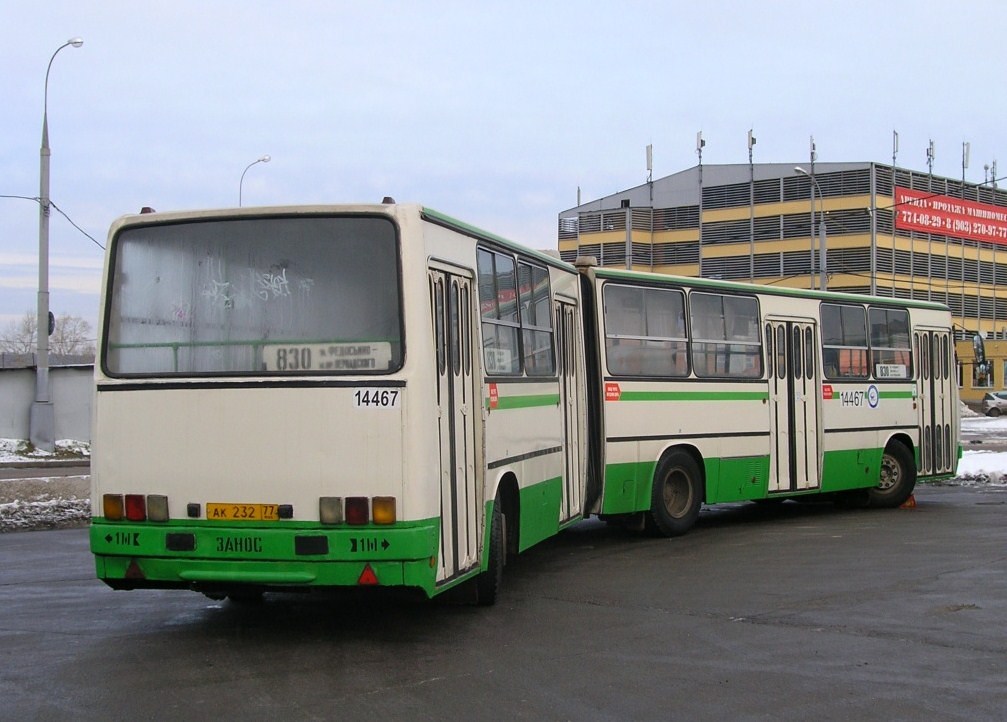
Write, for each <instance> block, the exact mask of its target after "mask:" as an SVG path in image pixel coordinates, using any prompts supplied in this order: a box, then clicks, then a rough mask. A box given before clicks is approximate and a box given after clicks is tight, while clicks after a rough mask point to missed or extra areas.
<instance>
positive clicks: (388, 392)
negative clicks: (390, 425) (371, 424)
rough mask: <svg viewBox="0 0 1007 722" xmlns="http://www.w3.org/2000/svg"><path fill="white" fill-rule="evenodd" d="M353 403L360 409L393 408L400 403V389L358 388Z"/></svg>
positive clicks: (354, 393)
mask: <svg viewBox="0 0 1007 722" xmlns="http://www.w3.org/2000/svg"><path fill="white" fill-rule="evenodd" d="M353 405H354V406H356V407H357V408H358V409H393V408H395V407H396V406H398V405H399V390H398V389H357V390H356V391H354V392H353Z"/></svg>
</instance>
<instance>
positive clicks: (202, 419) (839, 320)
mask: <svg viewBox="0 0 1007 722" xmlns="http://www.w3.org/2000/svg"><path fill="white" fill-rule="evenodd" d="M578 265H579V266H580V267H579V268H578V267H575V266H573V265H570V264H567V263H564V262H562V261H560V260H558V259H556V258H554V257H552V256H550V255H547V254H544V253H541V252H536V251H533V250H530V249H528V248H524V247H521V246H519V245H517V244H514V243H510V242H508V241H506V240H504V239H502V238H499V237H497V236H495V235H493V234H490V233H487V232H485V231H481V230H478V229H476V228H473V227H471V226H468V225H466V224H464V223H461V222H459V221H456V220H454V219H451V218H449V217H447V216H444V215H442V214H440V213H437V212H435V211H433V210H430V209H428V208H424V207H421V206H417V205H399V204H394V203H387V204H379V205H353V206H318V207H283V208H254V209H231V210H221V211H202V212H192V213H147V214H140V215H134V216H127V217H125V218H122V219H120V220H119V221H117V222H116V223H115V224H114V225H113V226H112V228H111V231H110V233H109V243H108V250H107V262H106V270H105V278H104V288H103V297H102V303H103V305H102V309H103V313H102V318H101V319H100V329H99V356H98V363H97V364H96V367H95V368H96V371H95V375H96V394H95V401H94V424H93V444H92V464H91V471H92V473H91V478H92V496H91V498H92V524H91V537H90V538H91V549H92V551H93V553H94V555H95V561H96V567H97V575H98V577H99V578H100V579H102V580H104V581H105V582H106V583H107V584H108V585H110V586H111V587H113V588H115V589H139V588H155V589H156V588H168V589H170V588H181V589H192V590H195V591H200V592H203V593H205V594H207V595H209V596H212V597H225V596H226V597H230V598H232V599H249V598H257V597H258V596H260V595H261V594H262V593H263V592H265V591H284V590H287V591H289V590H312V589H320V588H343V587H361V586H365V587H371V586H381V587H406V588H412V589H417V590H420V591H421V592H422V593H424V594H425V595H427V596H435V595H438V594H440V593H442V592H446V591H448V590H455V591H456V592H457V593H459V594H460V595H463V596H464V597H467V598H470V599H474V600H476V601H478V602H479V603H483V604H490V603H492V602H493V601H494V600H495V599H496V596H497V592H498V589H499V585H500V581H501V576H502V570H503V566H504V563H505V561H506V560H507V559H508V558H509V557H513V556H514V555H515V554H517V553H519V552H521V551H524V550H526V549H528V548H529V547H531V546H533V545H534V544H536V543H538V542H540V541H542V540H544V539H547V538H549V537H550V536H553V535H555V534H557V533H558V532H559V531H560V530H562V529H564V528H566V527H567V526H569V525H571V524H574V523H576V522H577V521H578V520H580V519H582V518H584V517H586V516H589V515H598V516H600V517H602V518H604V519H606V520H611V521H613V522H618V523H624V524H627V525H629V526H636V527H640V528H644V527H648V528H651V529H653V530H654V531H656V532H657V533H660V534H664V535H677V534H681V533H684V532H685V531H687V530H688V529H689V528H690V527H691V526H692V524H693V523H694V522H695V520H696V518H697V516H698V514H699V510H700V507H701V506H702V505H703V504H717V503H722V502H736V501H744V500H753V501H761V500H770V499H785V498H789V497H808V496H813V495H822V496H824V497H826V498H835V499H837V500H841V501H843V502H850V503H864V504H870V505H874V506H897V505H899V504H901V503H902V502H903V501H905V499H906V498H908V496H909V495H910V494H911V492H912V490H913V486H914V484H915V482H916V479H917V478H931V479H936V478H940V477H947V476H950V475H952V474H953V473H954V469H955V465H956V462H957V458H958V455H959V447H958V402H957V387H956V384H955V372H954V358H953V353H954V352H953V346H952V343H951V324H950V314H949V312H948V310H947V309H946V308H944V307H942V306H938V305H936V304H929V303H921V302H910V301H898V300H893V299H880V298H866V297H863V296H853V295H838V294H829V293H821V292H819V293H814V292H800V291H794V290H784V289H773V288H770V287H765V286H751V285H743V284H735V283H722V282H717V281H710V280H701V279H690V278H677V277H671V276H662V275H654V274H640V273H632V272H627V271H617V270H612V269H603V268H597V267H595V266H593V265H592V264H591V263H590V262H589V261H586V260H585V262H584V263H583V264H578Z"/></svg>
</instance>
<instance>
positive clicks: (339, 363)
mask: <svg viewBox="0 0 1007 722" xmlns="http://www.w3.org/2000/svg"><path fill="white" fill-rule="evenodd" d="M391 361H392V345H391V344H390V343H388V342H386V341H369V342H360V343H312V344H286V343H283V344H275V345H268V346H263V348H262V367H263V370H264V371H345V372H357V371H387V370H388V368H389V366H390V365H391Z"/></svg>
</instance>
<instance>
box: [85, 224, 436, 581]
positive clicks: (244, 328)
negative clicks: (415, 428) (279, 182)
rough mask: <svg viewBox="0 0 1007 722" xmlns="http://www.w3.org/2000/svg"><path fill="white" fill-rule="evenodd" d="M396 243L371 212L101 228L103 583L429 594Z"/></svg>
mask: <svg viewBox="0 0 1007 722" xmlns="http://www.w3.org/2000/svg"><path fill="white" fill-rule="evenodd" d="M400 236H401V232H400V224H399V222H398V221H397V220H396V217H395V212H394V209H389V210H385V209H383V208H382V207H356V208H344V209H340V210H338V211H334V210H332V209H304V210H300V211H295V210H286V211H283V210H277V211H276V212H267V211H263V210H259V211H223V212H217V213H212V212H205V213H198V214H154V215H147V216H132V217H127V218H125V219H122V220H120V221H118V222H117V223H116V224H115V225H114V226H113V228H112V231H111V233H110V240H109V246H108V262H107V265H106V278H105V288H104V293H103V318H102V322H101V339H100V351H99V353H100V363H99V364H98V366H97V371H96V380H97V388H96V395H95V403H94V445H93V460H92V525H91V549H92V551H93V553H94V555H95V561H96V568H97V575H98V577H99V578H100V579H102V580H103V581H105V582H106V583H107V584H108V585H109V586H111V587H113V588H116V589H136V588H189V589H194V590H197V591H202V592H204V593H207V594H209V595H211V596H223V595H231V596H235V597H237V596H248V595H257V594H259V593H261V592H262V591H265V590H280V589H308V588H318V587H356V586H371V585H383V586H408V587H416V588H420V589H423V590H424V591H426V592H427V594H431V593H432V590H433V585H434V578H435V568H436V566H437V565H436V554H437V545H438V522H437V514H438V511H437V509H436V508H429V507H430V502H427V501H425V500H424V498H423V496H422V495H414V496H413V498H411V499H410V498H407V497H406V494H407V489H408V488H409V485H408V484H406V483H405V481H404V478H405V475H406V473H407V472H406V468H405V467H406V464H405V462H404V459H405V454H406V450H405V448H404V447H405V443H406V442H405V432H404V429H405V427H406V420H405V417H406V414H407V411H408V407H409V404H408V403H407V402H408V401H409V399H408V397H407V392H408V389H407V384H406V377H405V368H404V364H405V356H404V350H403V349H404V331H403V329H404V328H405V323H404V321H403V310H402V309H403V304H402V300H401V299H402V292H401V288H402V282H401V277H402V270H401V265H402V263H401V260H400V259H401V254H400ZM410 466H414V467H416V468H411V469H410V470H409V472H408V473H412V474H414V475H416V476H423V475H424V474H426V473H427V472H428V471H429V470H427V469H426V468H425V466H424V465H423V464H422V463H421V464H418V465H417V464H411V465H410Z"/></svg>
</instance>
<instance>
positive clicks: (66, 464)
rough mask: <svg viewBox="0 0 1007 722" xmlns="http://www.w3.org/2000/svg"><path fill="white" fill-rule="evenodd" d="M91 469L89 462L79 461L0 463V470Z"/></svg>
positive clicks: (84, 459) (87, 460) (88, 460)
mask: <svg viewBox="0 0 1007 722" xmlns="http://www.w3.org/2000/svg"><path fill="white" fill-rule="evenodd" d="M77 467H80V468H86V469H90V468H91V460H90V459H87V458H80V459H53V460H52V461H30V460H27V459H25V460H24V461H21V460H18V461H0V469H72V468H77Z"/></svg>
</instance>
